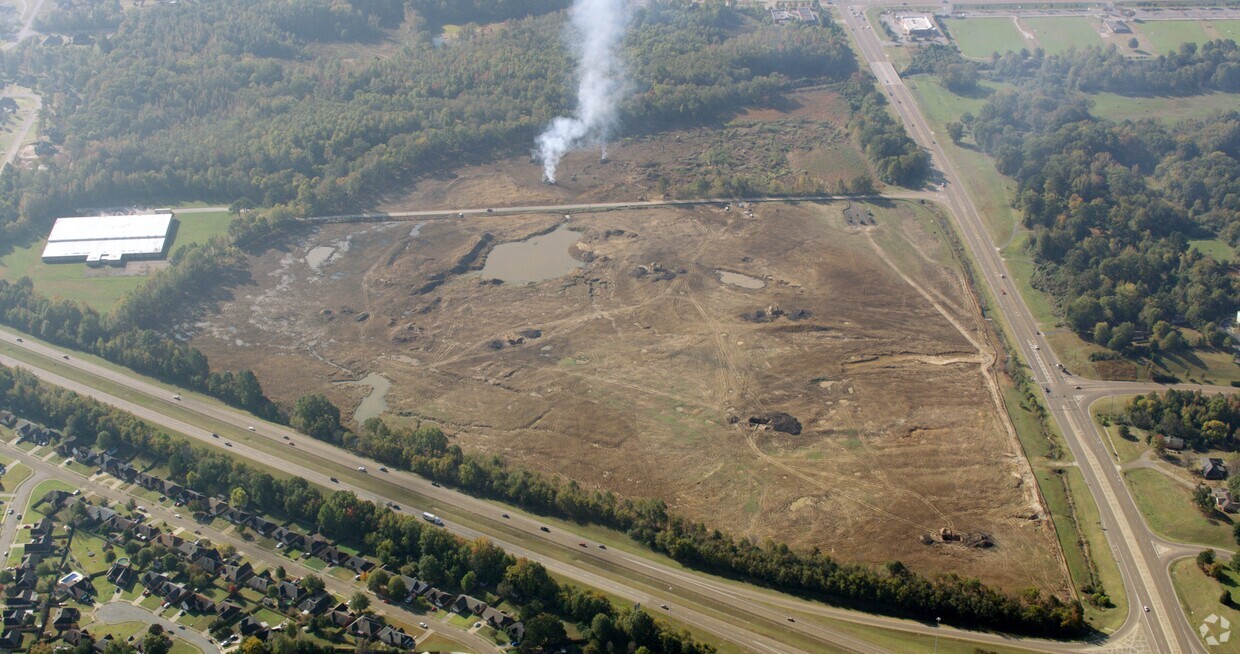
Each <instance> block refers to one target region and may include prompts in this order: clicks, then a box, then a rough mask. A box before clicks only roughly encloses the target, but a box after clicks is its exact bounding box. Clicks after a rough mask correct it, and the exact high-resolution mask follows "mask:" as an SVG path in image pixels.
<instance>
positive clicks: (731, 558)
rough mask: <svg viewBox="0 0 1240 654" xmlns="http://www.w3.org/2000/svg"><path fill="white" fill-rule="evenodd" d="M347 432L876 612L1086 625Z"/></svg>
mask: <svg viewBox="0 0 1240 654" xmlns="http://www.w3.org/2000/svg"><path fill="white" fill-rule="evenodd" d="M342 440H343V444H344V445H345V446H346V447H348V448H349V449H352V450H353V451H355V452H357V453H359V454H362V455H364V456H367V457H369V458H373V459H375V460H377V461H381V462H383V463H386V464H387V465H391V466H395V467H401V468H404V469H408V470H412V471H414V472H416V473H418V474H420V475H422V476H424V477H427V478H429V479H433V480H436V481H439V482H441V483H445V484H449V485H452V486H456V487H458V488H461V489H463V490H466V491H468V492H470V493H471V494H475V495H480V496H484V497H493V498H496V499H499V500H502V501H504V502H507V503H511V504H515V505H518V506H522V507H525V508H527V509H530V510H532V511H535V512H539V513H545V514H551V515H557V516H561V517H564V518H568V519H570V520H575V521H579V522H591V523H595V524H601V525H605V526H608V527H611V528H614V529H618V530H621V531H625V532H627V533H628V534H629V535H630V536H631V537H632V538H634V539H635V540H637V541H638V542H641V543H643V544H645V545H647V546H649V547H651V548H652V549H654V550H656V551H659V552H663V553H665V554H667V555H668V556H671V557H672V558H674V559H676V560H677V561H680V562H681V563H684V564H686V565H689V566H692V567H695V568H699V569H705V570H709V571H711V572H717V573H720V574H725V575H729V576H733V577H737V578H742V579H745V580H746V581H750V582H755V583H761V584H765V585H769V586H771V587H774V588H778V589H781V590H787V591H792V592H797V593H802V594H807V595H810V596H813V597H817V598H821V599H826V600H828V601H832V602H837V603H841V604H845V605H849V606H855V607H859V608H864V609H866V610H870V611H879V612H885V613H895V614H899V615H911V616H917V617H919V618H925V619H930V618H934V617H941V618H943V619H944V620H948V621H951V622H953V623H957V624H967V625H974V626H985V627H989V628H993V629H1000V630H1003V631H1012V632H1020V633H1030V634H1039V635H1053V636H1073V635H1080V634H1081V633H1083V632H1084V630H1085V629H1086V625H1085V622H1084V617H1083V615H1082V612H1081V607H1080V605H1079V604H1078V603H1076V602H1062V601H1061V600H1059V599H1058V598H1056V597H1054V596H1049V595H1040V594H1037V593H1032V594H1029V593H1027V594H1024V595H1022V596H1021V597H1014V596H1011V595H1006V594H1003V593H1001V592H998V591H996V590H994V589H992V588H988V587H986V586H984V585H982V584H980V583H979V582H978V581H977V580H975V579H967V578H962V577H958V576H955V575H944V576H940V577H937V578H934V579H929V578H926V577H923V576H920V575H918V574H916V573H914V572H912V571H910V570H908V569H906V568H905V567H904V566H903V565H901V564H899V563H892V564H890V565H889V566H888V567H887V569H886V570H882V571H879V570H874V569H871V568H869V567H866V566H861V565H855V564H848V563H842V562H839V561H836V560H834V559H833V558H831V557H830V556H828V555H825V554H823V553H821V552H818V551H814V552H797V551H793V550H791V549H790V548H789V547H788V546H786V545H782V544H775V543H767V544H764V545H761V546H759V545H754V544H752V543H750V542H749V541H747V540H744V539H737V538H734V537H732V536H730V535H728V534H726V533H723V532H721V531H719V530H717V529H710V528H708V527H706V526H705V525H702V524H700V523H695V522H692V521H688V520H685V519H683V518H680V517H678V516H675V515H672V514H671V513H669V512H668V510H667V505H666V504H665V503H664V502H663V501H661V500H632V499H626V498H619V497H617V496H616V495H615V494H613V493H610V492H604V491H598V490H595V491H587V490H585V489H583V488H581V487H580V486H579V485H578V484H577V483H576V482H573V481H568V482H563V481H561V480H560V479H558V478H556V477H548V476H546V475H542V474H539V473H535V472H531V471H529V470H523V469H513V468H509V467H508V466H507V465H506V464H505V462H504V461H503V459H501V458H499V457H480V456H474V455H467V454H465V453H464V452H463V451H462V450H461V448H460V447H459V446H457V445H453V444H450V443H449V441H448V439H447V437H445V436H444V434H443V433H442V432H441V431H440V430H438V429H436V428H421V429H401V428H392V427H389V426H388V425H387V424H385V423H384V422H383V421H382V420H379V419H377V418H372V419H370V420H367V421H366V423H365V424H364V425H363V426H362V428H361V429H360V430H358V432H357V433H345V434H344V436H343V439H342Z"/></svg>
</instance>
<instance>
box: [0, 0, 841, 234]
mask: <svg viewBox="0 0 1240 654" xmlns="http://www.w3.org/2000/svg"><path fill="white" fill-rule="evenodd" d="M564 4H565V3H564V2H562V1H558V0H519V1H515V2H500V1H498V0H472V2H459V3H458V2H455V1H454V2H443V1H435V0H407V1H406V2H399V1H398V0H349V1H345V0H297V1H295V2H288V1H285V0H215V1H213V2H202V3H192V4H187V3H182V4H176V5H160V6H155V7H148V8H145V9H142V10H140V11H129V12H126V13H125V15H124V20H123V21H122V22H121V23H120V24H119V26H118V27H117V28H116V31H115V32H114V33H113V34H111V35H110V36H107V37H103V38H99V39H97V42H96V44H95V45H94V46H91V47H44V46H40V45H36V44H33V43H31V42H27V43H25V44H23V46H22V47H21V48H19V49H17V50H16V51H13V52H10V53H5V56H4V57H3V59H2V61H0V65H2V66H3V68H4V70H5V71H6V72H7V73H8V75H9V76H10V77H12V78H21V79H24V80H26V81H27V82H29V83H32V84H34V85H35V86H36V87H37V90H38V91H39V92H40V93H41V94H42V95H43V97H44V98H45V99H46V104H47V105H48V106H47V111H48V121H47V129H46V132H47V134H48V136H49V137H50V138H51V140H52V141H53V142H54V143H56V144H58V145H59V146H60V150H61V154H60V155H59V156H57V157H55V158H54V159H53V160H51V161H50V162H49V166H48V169H47V170H22V171H12V172H6V174H5V176H4V177H3V178H0V229H3V231H2V232H0V234H4V235H11V236H16V235H17V234H18V233H19V232H20V231H21V230H22V228H23V227H24V226H27V225H30V224H38V225H40V226H42V225H43V224H44V223H45V219H46V218H47V217H50V216H53V215H61V214H63V213H64V212H66V211H70V210H71V209H72V208H74V207H80V206H108V205H115V204H121V205H129V204H133V203H135V202H160V201H162V200H172V199H183V198H198V199H205V200H213V201H218V202H222V203H225V204H232V203H234V202H240V203H241V204H243V205H251V206H264V207H275V206H284V207H285V208H286V209H287V210H288V211H290V212H292V213H293V214H294V215H306V214H316V213H328V212H333V211H342V210H356V209H357V208H358V205H359V204H360V205H362V206H365V205H366V204H367V203H369V202H371V201H372V200H371V198H373V197H375V195H376V194H377V193H378V192H381V191H383V190H386V189H389V188H391V186H392V185H394V184H396V183H400V182H402V181H408V180H410V179H413V178H416V177H417V176H418V175H421V174H425V173H427V172H430V171H433V170H435V169H439V168H442V167H445V166H455V165H458V164H460V163H461V162H465V161H476V160H479V159H485V158H487V157H490V156H493V155H496V154H501V153H502V154H505V155H511V154H515V153H519V152H524V151H527V150H528V149H529V147H530V144H531V143H532V141H533V138H534V136H535V135H536V134H537V132H538V131H539V130H540V129H541V128H542V127H543V125H545V124H546V122H547V121H548V120H549V119H550V118H552V117H553V116H555V115H558V114H560V113H563V112H564V111H566V110H568V109H571V102H572V98H571V93H572V89H573V84H572V80H571V76H572V66H571V62H570V59H569V56H568V53H567V52H566V51H565V48H564V45H563V40H562V38H561V34H562V29H563V20H564V18H563V14H562V13H560V12H557V11H556V10H558V9H560V8H562V7H563V6H564ZM547 12H555V13H547ZM466 17H474V18H475V20H479V21H488V20H496V21H504V22H502V23H497V24H493V25H491V26H489V27H488V28H487V29H485V30H482V29H467V30H466V29H463V30H461V31H460V32H458V38H457V39H455V40H454V41H452V42H450V43H449V44H446V45H445V44H444V42H443V41H442V40H440V39H437V38H436V37H437V36H438V35H439V33H440V32H439V29H438V28H436V27H432V25H434V24H437V23H442V22H445V21H459V20H463V19H464V18H466ZM363 46H365V47H363ZM372 49H373V50H374V51H377V52H381V53H382V54H381V55H379V56H369V54H367V56H361V54H360V53H362V52H365V53H369V52H371V51H372ZM625 51H626V53H627V57H628V64H629V65H628V68H629V75H630V82H631V87H632V92H631V94H630V97H629V100H628V102H627V103H626V104H625V106H624V107H623V113H624V115H625V122H624V124H625V125H626V129H627V130H629V131H630V132H634V131H642V130H656V129H658V128H662V127H663V126H665V125H680V124H693V123H702V122H704V121H709V120H712V119H714V118H716V117H718V116H719V115H720V114H721V112H726V111H731V110H735V109H738V108H740V107H743V106H746V105H751V104H761V103H768V102H771V101H773V100H775V99H777V98H778V97H779V95H780V94H782V93H783V92H784V91H786V90H788V89H791V88H794V87H797V86H801V85H806V84H820V83H825V82H833V81H841V80H844V79H847V78H848V77H849V76H850V75H851V74H852V73H853V72H854V71H856V61H855V59H854V58H853V56H852V54H851V52H850V50H849V49H848V46H847V44H846V40H845V38H844V36H843V34H842V32H841V31H840V30H839V28H838V27H836V26H834V25H832V24H829V23H828V24H826V25H822V26H809V25H801V26H776V25H772V24H770V23H769V22H764V21H763V20H760V19H759V18H758V17H756V16H755V15H752V14H749V13H746V12H744V11H741V10H737V9H733V8H728V7H724V6H722V5H711V6H709V7H704V6H696V5H682V4H681V3H660V2H655V3H651V4H650V5H649V6H647V7H644V8H640V9H637V10H636V14H635V16H634V18H633V25H632V28H631V29H630V30H629V35H628V39H627V42H626V43H625Z"/></svg>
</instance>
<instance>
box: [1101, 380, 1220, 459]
mask: <svg viewBox="0 0 1240 654" xmlns="http://www.w3.org/2000/svg"><path fill="white" fill-rule="evenodd" d="M1119 417H1120V419H1121V420H1122V421H1123V423H1124V424H1130V425H1132V426H1134V427H1138V428H1140V429H1145V430H1149V431H1150V432H1151V433H1152V434H1158V435H1162V436H1164V437H1176V438H1183V439H1184V440H1185V441H1186V442H1188V443H1189V444H1191V445H1193V446H1194V447H1202V448H1230V447H1234V446H1235V445H1236V442H1237V440H1240V395H1236V394H1231V395H1224V394H1222V393H1219V394H1216V395H1207V394H1205V393H1202V392H1201V391H1177V390H1169V391H1167V392H1165V393H1149V394H1148V395H1141V396H1138V397H1134V398H1132V400H1130V401H1129V402H1128V405H1127V406H1125V407H1124V412H1123V413H1122V414H1121V415H1120V416H1119Z"/></svg>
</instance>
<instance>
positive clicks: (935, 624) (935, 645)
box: [934, 618, 943, 654]
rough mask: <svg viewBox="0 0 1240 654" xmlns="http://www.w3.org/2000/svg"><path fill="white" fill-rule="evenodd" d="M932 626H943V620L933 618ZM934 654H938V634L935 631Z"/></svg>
mask: <svg viewBox="0 0 1240 654" xmlns="http://www.w3.org/2000/svg"><path fill="white" fill-rule="evenodd" d="M934 626H935V627H941V626H943V618H935V619H934ZM934 654H939V632H937V631H935V632H934Z"/></svg>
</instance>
